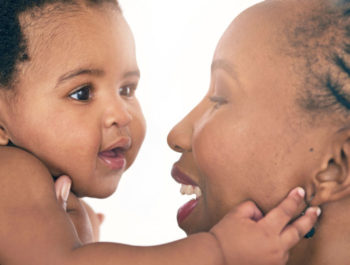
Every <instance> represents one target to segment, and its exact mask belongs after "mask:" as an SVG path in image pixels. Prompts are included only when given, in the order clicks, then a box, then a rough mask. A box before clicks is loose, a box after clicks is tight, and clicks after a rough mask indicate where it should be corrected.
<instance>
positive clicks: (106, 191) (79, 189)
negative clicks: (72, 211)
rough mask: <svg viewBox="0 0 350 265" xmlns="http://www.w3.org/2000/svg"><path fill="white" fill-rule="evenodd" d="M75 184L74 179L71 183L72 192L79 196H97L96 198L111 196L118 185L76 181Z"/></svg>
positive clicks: (116, 183)
mask: <svg viewBox="0 0 350 265" xmlns="http://www.w3.org/2000/svg"><path fill="white" fill-rule="evenodd" d="M76 183H77V184H76V185H75V184H74V179H73V183H72V188H71V189H72V192H73V193H74V194H75V195H76V196H77V197H79V198H82V197H91V198H97V199H105V198H107V197H109V196H111V195H112V194H113V193H114V192H115V191H116V190H117V187H118V183H119V181H117V182H114V183H103V184H102V183H100V185H91V184H86V183H85V184H82V183H79V182H76Z"/></svg>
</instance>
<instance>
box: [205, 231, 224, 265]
mask: <svg viewBox="0 0 350 265" xmlns="http://www.w3.org/2000/svg"><path fill="white" fill-rule="evenodd" d="M203 234H205V236H206V237H207V240H206V241H207V242H208V246H209V249H208V251H209V253H210V252H211V253H212V254H213V258H214V260H215V262H214V264H222V265H225V264H228V263H227V262H226V258H225V255H224V251H223V248H222V246H221V242H220V240H219V239H218V237H217V236H216V234H215V233H214V232H212V231H209V232H207V233H203Z"/></svg>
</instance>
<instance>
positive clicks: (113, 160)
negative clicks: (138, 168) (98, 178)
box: [98, 151, 126, 170]
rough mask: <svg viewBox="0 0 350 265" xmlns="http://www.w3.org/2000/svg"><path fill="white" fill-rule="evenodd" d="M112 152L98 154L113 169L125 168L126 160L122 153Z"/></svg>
mask: <svg viewBox="0 0 350 265" xmlns="http://www.w3.org/2000/svg"><path fill="white" fill-rule="evenodd" d="M111 152H112V151H105V152H101V153H99V154H98V157H99V158H100V159H101V160H102V161H103V162H104V163H105V164H106V165H107V166H108V167H109V168H111V169H113V170H120V169H123V168H125V166H126V159H125V156H124V154H123V153H122V152H118V153H116V154H114V155H113V154H112V153H111Z"/></svg>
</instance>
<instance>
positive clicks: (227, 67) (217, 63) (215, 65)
mask: <svg viewBox="0 0 350 265" xmlns="http://www.w3.org/2000/svg"><path fill="white" fill-rule="evenodd" d="M218 69H221V70H224V71H225V72H226V73H228V74H229V75H230V76H231V77H232V78H233V79H235V80H236V81H237V82H238V83H239V79H238V74H237V72H236V71H235V69H234V66H233V65H232V64H231V63H229V62H228V61H226V60H223V59H216V60H214V61H213V62H212V64H211V72H212V73H214V72H215V71H216V70H218Z"/></svg>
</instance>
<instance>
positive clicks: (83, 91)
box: [69, 85, 92, 101]
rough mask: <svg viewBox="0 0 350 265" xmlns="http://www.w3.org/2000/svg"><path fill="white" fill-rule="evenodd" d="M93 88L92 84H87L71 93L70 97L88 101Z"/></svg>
mask: <svg viewBox="0 0 350 265" xmlns="http://www.w3.org/2000/svg"><path fill="white" fill-rule="evenodd" d="M91 90H92V88H91V86H90V85H85V86H82V87H81V88H80V89H78V90H75V91H74V92H73V93H71V94H70V95H69V97H71V98H72V99H75V100H78V101H88V100H89V99H90V98H91Z"/></svg>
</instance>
